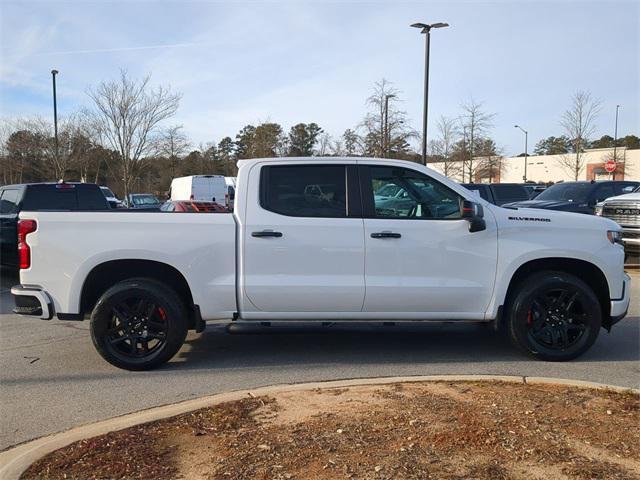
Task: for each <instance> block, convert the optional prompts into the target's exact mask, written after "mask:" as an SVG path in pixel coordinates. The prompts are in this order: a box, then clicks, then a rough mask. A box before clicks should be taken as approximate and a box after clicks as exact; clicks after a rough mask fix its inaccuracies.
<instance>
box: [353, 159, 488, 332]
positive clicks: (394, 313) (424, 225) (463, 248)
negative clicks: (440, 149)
mask: <svg viewBox="0 0 640 480" xmlns="http://www.w3.org/2000/svg"><path fill="white" fill-rule="evenodd" d="M372 162H375V161H372ZM367 163H368V162H364V161H363V162H362V166H361V167H360V179H361V188H362V202H363V213H364V216H365V220H364V223H365V259H366V261H365V272H366V273H365V286H366V297H365V302H364V309H363V312H369V313H371V315H372V317H376V318H383V317H389V318H391V317H394V318H398V319H401V318H406V319H418V318H425V319H428V318H433V319H447V318H456V319H464V318H468V319H483V318H484V313H485V311H486V308H487V306H488V304H489V301H490V299H491V296H492V293H493V287H494V282H495V274H496V261H497V229H496V224H495V220H494V219H493V218H492V216H491V214H490V212H488V211H487V212H485V221H486V229H485V230H483V231H477V232H473V233H471V232H469V223H468V222H467V221H466V220H464V219H463V218H462V215H461V208H460V206H461V201H462V200H463V198H462V197H461V196H460V195H459V194H458V193H457V192H455V191H454V190H453V189H451V188H449V187H448V186H447V185H445V184H444V183H442V182H440V181H438V180H436V179H435V178H433V177H430V176H429V175H427V174H425V173H423V172H421V171H418V170H414V169H411V168H407V167H406V165H403V164H398V166H394V165H392V164H390V163H392V162H388V161H387V162H377V163H371V164H368V165H367ZM390 184H393V185H397V186H398V187H400V188H402V189H404V190H405V191H406V192H407V195H406V198H403V199H402V200H400V199H398V200H393V199H392V200H386V199H381V198H380V197H379V196H376V195H375V193H376V191H378V190H380V189H382V188H385V187H386V186H387V185H390Z"/></svg>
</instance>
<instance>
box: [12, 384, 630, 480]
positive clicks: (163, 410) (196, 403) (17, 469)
mask: <svg viewBox="0 0 640 480" xmlns="http://www.w3.org/2000/svg"><path fill="white" fill-rule="evenodd" d="M426 381H448V382H451V381H458V382H459V381H463V382H468V381H500V382H509V383H523V384H526V385H535V384H546V385H563V386H571V387H579V388H595V389H599V390H612V391H616V392H633V393H636V394H638V395H640V389H631V388H624V387H618V386H614V385H605V384H602V383H593V382H585V381H581V380H564V379H560V378H547V377H526V376H501V375H428V376H408V377H407V376H405V377H377V378H358V379H348V380H333V381H326V382H311V383H298V384H281V385H271V386H267V387H259V388H255V389H250V390H237V391H233V392H225V393H219V394H215V395H209V396H206V397H201V398H197V399H193V400H186V401H183V402H179V403H175V404H171V405H164V406H161V407H153V408H150V409H147V410H142V411H139V412H134V413H129V414H126V415H122V416H119V417H115V418H111V419H108V420H102V421H100V422H96V423H91V424H89V425H83V426H80V427H75V428H72V429H70V430H66V431H64V432H60V433H55V434H53V435H48V436H46V437H41V438H38V439H36V440H32V441H30V442H27V443H23V444H21V445H18V446H17V447H14V448H11V449H9V450H7V451H5V452H2V453H0V479H3V480H17V479H19V478H20V475H21V474H22V473H23V472H24V471H25V470H26V469H27V468H28V467H29V466H30V465H31V464H32V463H34V462H36V461H37V460H39V459H40V458H42V457H44V456H45V455H47V454H48V453H51V452H53V451H54V450H58V449H59V448H63V447H66V446H67V445H69V444H71V443H73V442H77V441H79V440H84V439H87V438H91V437H95V436H98V435H103V434H105V433H109V432H114V431H117V430H123V429H125V428H129V427H133V426H135V425H140V424H142V423H148V422H152V421H155V420H161V419H164V418H168V417H173V416H176V415H180V414H182V413H186V412H190V411H193V410H198V409H200V408H204V407H210V406H213V405H217V404H220V403H223V402H229V401H233V400H239V399H241V398H246V397H247V396H251V395H254V396H260V395H269V394H277V393H281V392H292V391H299V390H312V389H316V388H339V387H352V386H356V385H386V384H389V383H407V382H426Z"/></svg>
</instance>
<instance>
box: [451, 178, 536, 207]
mask: <svg viewBox="0 0 640 480" xmlns="http://www.w3.org/2000/svg"><path fill="white" fill-rule="evenodd" d="M462 186H463V187H464V188H466V189H467V190H471V191H472V192H478V194H479V195H480V197H481V198H484V199H485V200H486V201H487V202H489V203H493V204H494V205H503V204H505V203H509V202H517V201H519V200H529V199H530V198H531V197H530V196H529V192H528V191H527V189H526V188H525V185H522V184H520V183H463V184H462Z"/></svg>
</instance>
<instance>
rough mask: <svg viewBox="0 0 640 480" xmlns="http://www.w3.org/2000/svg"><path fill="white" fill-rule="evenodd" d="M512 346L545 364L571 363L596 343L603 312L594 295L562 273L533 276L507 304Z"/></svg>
mask: <svg viewBox="0 0 640 480" xmlns="http://www.w3.org/2000/svg"><path fill="white" fill-rule="evenodd" d="M506 312H507V315H508V317H507V327H508V334H509V338H510V339H511V342H512V343H513V344H514V345H515V346H517V347H518V348H520V349H521V350H524V351H525V352H527V353H528V354H530V355H532V356H534V357H536V358H538V359H540V360H547V361H555V362H561V361H567V360H572V359H574V358H576V357H578V356H580V355H582V354H583V353H584V352H586V351H587V350H588V349H589V348H590V347H591V346H592V345H593V343H594V342H595V341H596V338H597V337H598V333H599V332H600V326H601V324H602V310H601V307H600V302H599V301H598V298H597V297H596V295H595V293H594V292H593V290H592V289H591V287H589V286H588V285H587V284H586V283H585V282H583V281H582V280H580V279H579V278H578V277H576V276H574V275H571V274H569V273H565V272H556V271H544V272H539V273H535V274H533V275H531V276H529V277H527V278H525V279H524V280H523V281H521V282H520V283H519V284H518V285H517V286H516V288H515V291H514V292H513V295H511V298H510V299H509V301H508V303H507V309H506Z"/></svg>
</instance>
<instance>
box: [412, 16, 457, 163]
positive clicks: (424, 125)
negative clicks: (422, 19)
mask: <svg viewBox="0 0 640 480" xmlns="http://www.w3.org/2000/svg"><path fill="white" fill-rule="evenodd" d="M411 26H412V27H413V28H419V29H420V33H424V34H425V49H424V109H423V115H422V163H423V164H424V165H426V164H427V119H428V115H429V47H430V42H431V29H432V28H444V27H448V26H449V24H448V23H442V22H439V23H432V24H431V25H427V24H426V23H414V24H412V25H411Z"/></svg>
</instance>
